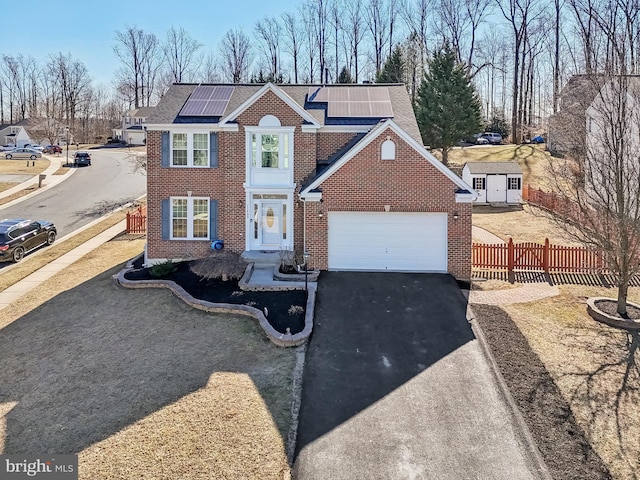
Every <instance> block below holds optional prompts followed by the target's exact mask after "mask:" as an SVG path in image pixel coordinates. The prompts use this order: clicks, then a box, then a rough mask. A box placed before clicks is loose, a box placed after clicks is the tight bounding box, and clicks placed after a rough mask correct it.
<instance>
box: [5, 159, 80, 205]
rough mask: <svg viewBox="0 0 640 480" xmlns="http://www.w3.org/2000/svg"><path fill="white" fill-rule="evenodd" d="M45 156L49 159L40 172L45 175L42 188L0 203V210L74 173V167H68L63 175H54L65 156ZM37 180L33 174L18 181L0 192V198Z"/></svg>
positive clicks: (62, 180)
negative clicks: (47, 164)
mask: <svg viewBox="0 0 640 480" xmlns="http://www.w3.org/2000/svg"><path fill="white" fill-rule="evenodd" d="M46 158H47V160H49V166H48V167H47V168H46V170H45V171H43V172H42V173H41V174H40V175H44V176H45V179H44V181H43V182H42V188H39V189H38V190H36V191H34V192H31V193H30V194H28V195H25V196H23V197H20V198H16V199H15V200H13V201H11V202H8V203H5V204H3V205H0V210H2V209H3V208H7V207H10V206H13V205H15V204H16V203H20V202H21V201H23V200H26V199H27V198H31V197H34V196H36V195H38V194H40V193H42V192H44V191H46V190H48V189H50V188H51V187H53V186H55V185H57V184H59V183H60V182H64V181H65V180H66V179H68V178H69V177H70V176H71V175H73V174H74V173H75V169H73V168H70V169H69V171H68V172H67V173H65V174H64V175H54V173H55V172H57V171H58V170H59V169H60V167H61V166H62V165H64V164H65V162H66V158H65V157H62V156H60V157H56V156H54V155H46ZM38 182H39V178H38V175H33V176H32V177H31V178H29V179H28V180H25V181H24V182H22V183H19V184H18V185H16V186H15V187H11V188H9V189H7V190H4V191H2V192H0V198H6V197H9V196H11V195H13V194H14V193H18V192H21V191H22V190H24V189H26V188H29V187H31V186H32V185H37V184H38Z"/></svg>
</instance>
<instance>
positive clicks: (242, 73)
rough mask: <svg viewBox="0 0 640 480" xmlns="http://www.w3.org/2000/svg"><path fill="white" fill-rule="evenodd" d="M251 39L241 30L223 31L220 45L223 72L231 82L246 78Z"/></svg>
mask: <svg viewBox="0 0 640 480" xmlns="http://www.w3.org/2000/svg"><path fill="white" fill-rule="evenodd" d="M250 52H251V41H250V40H249V37H247V36H246V35H245V34H244V33H243V32H242V30H229V31H227V33H225V35H224V37H223V39H222V45H221V47H220V54H221V55H222V59H223V62H224V69H225V70H226V71H225V73H226V75H227V77H228V78H229V80H230V81H231V82H232V83H240V82H242V81H243V80H246V78H247V76H248V72H249V56H250Z"/></svg>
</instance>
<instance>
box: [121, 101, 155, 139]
mask: <svg viewBox="0 0 640 480" xmlns="http://www.w3.org/2000/svg"><path fill="white" fill-rule="evenodd" d="M154 108H155V107H141V108H136V109H133V110H128V111H127V112H126V113H125V114H124V116H123V117H122V127H121V128H114V129H113V138H114V139H118V140H120V141H121V142H122V143H126V144H128V145H145V144H146V143H147V132H146V130H145V128H144V123H145V120H146V119H147V117H148V116H149V115H151V114H152V113H153V110H154Z"/></svg>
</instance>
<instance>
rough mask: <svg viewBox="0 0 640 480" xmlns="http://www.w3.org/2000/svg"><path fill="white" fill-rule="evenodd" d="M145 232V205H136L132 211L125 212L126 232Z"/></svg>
mask: <svg viewBox="0 0 640 480" xmlns="http://www.w3.org/2000/svg"><path fill="white" fill-rule="evenodd" d="M146 232H147V207H146V206H145V207H138V209H137V210H135V211H133V212H127V233H146Z"/></svg>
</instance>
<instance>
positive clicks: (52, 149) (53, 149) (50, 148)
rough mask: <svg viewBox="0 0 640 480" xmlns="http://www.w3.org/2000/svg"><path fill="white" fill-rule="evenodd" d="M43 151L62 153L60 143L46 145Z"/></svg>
mask: <svg viewBox="0 0 640 480" xmlns="http://www.w3.org/2000/svg"><path fill="white" fill-rule="evenodd" d="M44 153H62V148H61V147H60V145H47V146H46V147H44Z"/></svg>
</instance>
